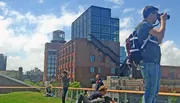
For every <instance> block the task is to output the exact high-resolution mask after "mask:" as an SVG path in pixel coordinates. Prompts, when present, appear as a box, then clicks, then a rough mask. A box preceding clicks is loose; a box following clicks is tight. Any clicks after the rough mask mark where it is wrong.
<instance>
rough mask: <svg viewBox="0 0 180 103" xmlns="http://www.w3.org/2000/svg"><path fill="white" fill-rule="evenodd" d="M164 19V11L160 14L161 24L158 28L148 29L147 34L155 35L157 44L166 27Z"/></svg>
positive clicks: (162, 36)
mask: <svg viewBox="0 0 180 103" xmlns="http://www.w3.org/2000/svg"><path fill="white" fill-rule="evenodd" d="M166 20H167V14H166V13H164V14H163V15H162V16H161V25H160V28H159V29H156V28H153V29H151V30H150V31H149V34H151V35H153V36H155V37H157V39H158V42H159V44H160V43H161V42H162V39H163V38H164V33H165V29H166Z"/></svg>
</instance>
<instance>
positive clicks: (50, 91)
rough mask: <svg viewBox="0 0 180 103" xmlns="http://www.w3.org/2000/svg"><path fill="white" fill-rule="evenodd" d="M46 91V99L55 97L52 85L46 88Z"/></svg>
mask: <svg viewBox="0 0 180 103" xmlns="http://www.w3.org/2000/svg"><path fill="white" fill-rule="evenodd" d="M45 91H46V94H45V96H46V97H53V93H52V85H51V84H49V85H48V86H47V87H46V89H45Z"/></svg>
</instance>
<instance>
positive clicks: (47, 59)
mask: <svg viewBox="0 0 180 103" xmlns="http://www.w3.org/2000/svg"><path fill="white" fill-rule="evenodd" d="M65 42H66V41H65V33H64V32H63V31H61V30H56V31H54V32H53V39H52V40H51V42H50V43H46V44H45V52H44V75H43V81H44V82H45V81H54V80H55V79H56V69H57V64H56V61H57V49H58V48H59V47H60V46H61V45H63V44H64V43H65Z"/></svg>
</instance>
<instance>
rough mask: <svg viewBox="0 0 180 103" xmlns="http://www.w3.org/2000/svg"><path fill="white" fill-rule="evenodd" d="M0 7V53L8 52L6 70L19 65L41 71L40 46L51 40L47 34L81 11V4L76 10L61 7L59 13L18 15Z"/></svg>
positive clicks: (67, 25) (42, 57)
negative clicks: (1, 13) (0, 14)
mask: <svg viewBox="0 0 180 103" xmlns="http://www.w3.org/2000/svg"><path fill="white" fill-rule="evenodd" d="M0 5H2V3H0ZM0 10H1V11H2V12H5V13H3V15H2V17H1V16H0V25H1V26H0V30H1V34H0V36H1V37H0V52H2V53H5V54H8V63H7V69H11V70H12V69H13V70H17V68H18V67H20V66H22V67H23V68H24V70H25V71H27V70H30V69H33V68H34V67H38V68H40V69H41V70H44V46H45V43H46V42H48V41H50V39H51V38H49V36H48V35H47V34H48V33H52V31H54V30H57V29H63V28H65V27H70V26H71V23H72V22H73V21H74V20H75V19H76V18H77V17H78V16H79V15H80V14H81V13H82V12H83V11H84V9H83V8H82V6H79V11H78V12H70V11H67V10H66V7H64V8H63V9H62V8H61V12H60V13H61V16H56V15H54V14H43V15H39V16H35V15H33V14H31V13H30V12H27V13H25V14H21V13H20V12H18V11H15V10H12V9H10V8H8V7H3V9H0ZM14 25H15V26H14ZM14 55H16V56H14Z"/></svg>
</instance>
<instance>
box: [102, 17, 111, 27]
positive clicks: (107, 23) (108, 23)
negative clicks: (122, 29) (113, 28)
mask: <svg viewBox="0 0 180 103" xmlns="http://www.w3.org/2000/svg"><path fill="white" fill-rule="evenodd" d="M101 25H110V19H106V18H101Z"/></svg>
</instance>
